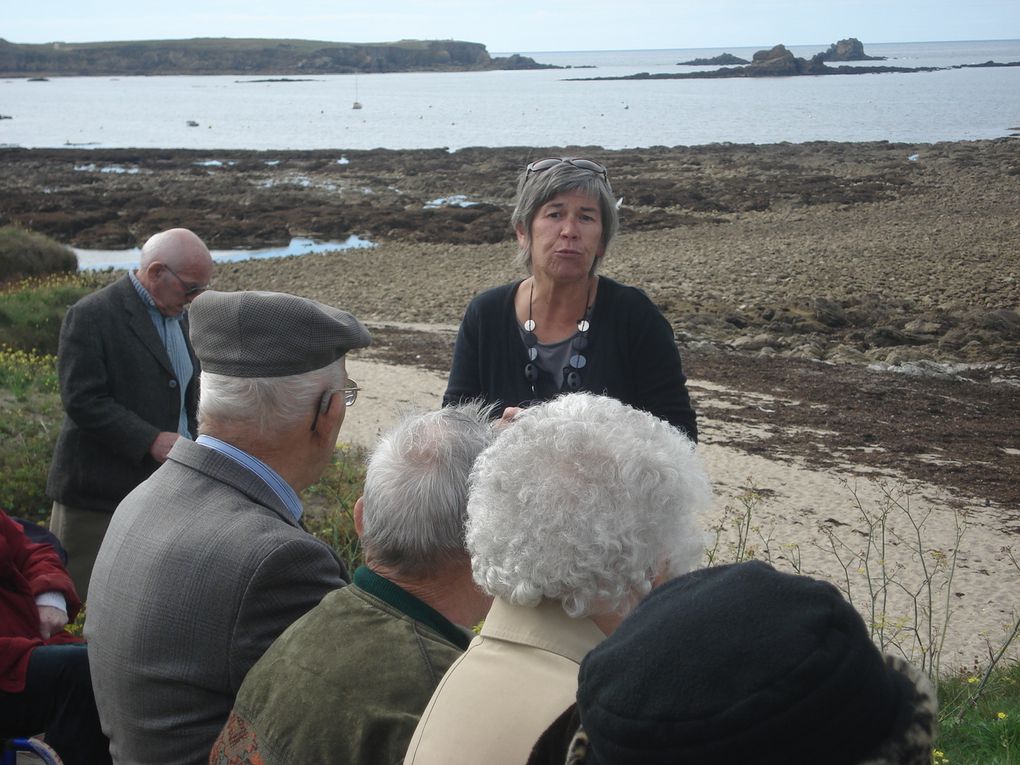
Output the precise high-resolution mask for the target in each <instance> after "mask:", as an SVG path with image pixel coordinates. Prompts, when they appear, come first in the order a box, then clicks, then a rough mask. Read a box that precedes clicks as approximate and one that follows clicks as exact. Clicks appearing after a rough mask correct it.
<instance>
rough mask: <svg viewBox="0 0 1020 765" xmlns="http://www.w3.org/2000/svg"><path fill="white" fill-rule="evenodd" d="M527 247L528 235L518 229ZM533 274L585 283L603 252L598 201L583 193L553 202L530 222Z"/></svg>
mask: <svg viewBox="0 0 1020 765" xmlns="http://www.w3.org/2000/svg"><path fill="white" fill-rule="evenodd" d="M517 240H518V242H519V243H520V244H521V246H524V245H525V244H527V243H528V240H529V235H528V232H526V231H524V229H523V227H518V229H517ZM530 243H531V270H532V272H533V273H534V274H536V275H540V276H545V277H547V278H549V279H552V280H553V281H572V280H575V279H583V278H586V277H587V276H588V274H589V273H591V268H592V264H593V263H594V262H595V258H597V257H601V255H602V254H603V252H602V213H601V211H600V209H599V203H598V200H597V199H595V198H594V197H590V196H588V195H587V194H585V193H584V192H582V191H568V192H565V193H563V194H558V195H557V196H555V197H553V198H552V199H550V200H549V201H548V202H546V203H545V204H544V205H542V206H541V207H540V208H538V212H537V213H535V218H534V220H533V221H532V222H531V232H530Z"/></svg>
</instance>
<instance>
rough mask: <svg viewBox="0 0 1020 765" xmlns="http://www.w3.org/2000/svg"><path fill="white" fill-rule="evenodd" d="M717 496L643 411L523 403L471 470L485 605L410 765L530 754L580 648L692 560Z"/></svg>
mask: <svg viewBox="0 0 1020 765" xmlns="http://www.w3.org/2000/svg"><path fill="white" fill-rule="evenodd" d="M711 498H712V492H711V488H710V485H709V481H708V477H707V475H706V474H705V471H704V468H703V467H702V465H701V462H700V460H699V458H698V456H697V454H696V452H695V447H694V443H693V442H692V441H691V440H690V439H689V438H688V437H686V436H685V435H683V434H682V433H681V432H680V431H679V430H677V429H676V428H673V427H671V426H670V425H669V424H668V423H666V422H665V421H663V420H661V419H658V418H656V417H653V416H652V415H650V414H648V413H647V412H642V411H640V410H637V409H634V408H633V407H630V406H627V405H625V404H622V403H620V402H619V401H617V400H615V399H613V398H609V397H607V396H595V395H592V394H590V393H573V394H566V395H563V396H560V397H558V398H556V399H555V400H553V401H550V402H546V403H544V404H541V405H539V406H536V407H533V408H531V409H526V410H524V411H522V412H520V413H518V414H517V415H516V416H515V417H514V419H513V421H512V422H511V423H510V424H509V426H508V427H506V428H505V430H503V431H502V432H501V433H500V434H499V435H498V436H497V437H496V440H495V441H494V442H493V444H492V446H490V447H489V448H488V449H486V450H485V451H484V452H482V454H481V455H480V456H479V457H478V459H477V461H476V462H475V466H474V469H473V470H472V473H471V489H470V495H469V499H468V509H467V513H468V520H467V546H468V551H469V552H470V553H471V567H472V571H473V574H474V579H475V582H477V583H478V585H479V586H480V587H481V588H482V590H483V591H485V592H486V593H488V594H490V595H492V596H494V598H495V600H494V602H493V605H492V608H491V610H490V611H489V614H488V616H487V617H486V620H485V624H484V625H483V627H482V629H481V633H480V634H479V636H478V637H476V638H475V639H474V640H473V641H472V643H471V646H470V647H469V648H468V651H467V653H465V654H464V656H463V657H462V658H461V659H460V660H459V661H458V662H457V663H456V664H454V666H453V667H451V668H450V670H449V671H448V672H447V673H446V676H445V677H444V678H443V681H442V682H441V683H440V685H439V687H438V688H437V690H436V693H435V694H434V695H433V697H432V700H431V702H430V703H429V706H428V708H427V709H426V710H425V713H424V714H423V715H422V718H421V721H420V722H419V725H418V729H417V731H416V732H415V736H414V738H413V739H412V740H411V745H410V747H409V749H408V752H407V757H406V759H405V762H407V763H415V764H416V765H423V764H428V763H447V762H462V761H466V759H467V758H469V757H470V759H471V761H472V762H475V761H477V762H487V763H502V762H506V763H511V762H517V763H520V762H525V761H526V760H527V758H528V754H529V752H530V751H531V746H532V744H534V742H535V741H536V740H537V739H538V737H539V735H541V733H542V732H543V731H544V730H545V729H546V727H547V726H548V725H549V724H550V723H551V722H552V721H553V720H554V719H555V718H556V717H557V715H559V714H560V713H561V712H562V711H563V709H565V708H566V707H567V706H569V705H570V704H571V703H573V699H574V693H575V691H576V689H577V670H578V665H579V663H580V661H581V659H582V658H583V657H584V655H585V654H586V653H587V652H588V651H589V650H591V649H592V648H594V647H595V646H596V645H598V644H599V643H600V642H601V641H602V639H604V638H605V637H606V635H609V634H611V633H612V632H613V631H614V630H615V629H616V626H617V625H618V624H619V623H620V622H621V621H622V620H623V618H624V617H625V616H626V615H627V614H629V613H630V612H631V610H633V608H634V607H635V606H636V605H637V603H638V602H639V601H640V600H641V599H642V598H643V597H645V596H646V595H647V594H648V593H649V592H650V591H651V590H652V588H653V587H655V586H656V585H658V584H659V583H661V582H663V581H665V580H668V579H670V578H672V577H673V576H676V575H679V574H681V573H684V572H686V571H690V570H691V569H693V568H695V567H696V566H697V565H698V564H699V562H700V560H701V558H702V555H703V554H704V545H703V538H702V534H701V532H700V531H699V528H698V524H697V521H696V518H697V515H698V513H700V512H701V511H703V510H705V509H707V507H708V506H709V504H710V502H711Z"/></svg>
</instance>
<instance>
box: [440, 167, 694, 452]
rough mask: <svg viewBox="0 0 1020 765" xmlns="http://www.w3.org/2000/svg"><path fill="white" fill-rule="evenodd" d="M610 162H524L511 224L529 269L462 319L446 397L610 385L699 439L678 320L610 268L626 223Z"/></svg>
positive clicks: (515, 403)
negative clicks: (605, 270)
mask: <svg viewBox="0 0 1020 765" xmlns="http://www.w3.org/2000/svg"><path fill="white" fill-rule="evenodd" d="M617 207H618V202H617V199H616V197H615V195H614V194H613V189H612V187H611V186H610V184H609V173H608V171H607V170H606V168H605V167H604V166H603V165H601V164H599V163H598V162H594V161H592V160H588V159H578V158H574V157H567V158H558V157H554V158H549V159H543V160H539V161H537V162H532V163H531V164H529V165H528V166H527V167H526V168H525V169H524V171H523V172H522V173H521V175H520V177H519V179H518V185H517V202H516V206H515V208H514V211H513V215H512V216H511V223H512V225H513V227H514V231H515V232H516V235H517V243H518V253H517V260H518V263H519V264H520V265H521V266H522V268H524V270H525V271H526V272H527V274H528V276H527V277H526V278H524V279H521V280H518V281H515V282H512V283H511V284H505V285H503V286H501V287H496V288H494V289H490V290H487V291H485V292H483V293H481V294H480V295H478V296H476V297H475V298H474V299H473V300H472V301H471V304H470V305H469V306H468V308H467V311H466V312H465V314H464V319H463V321H462V322H461V326H460V332H459V333H458V335H457V343H456V346H455V348H454V356H453V365H452V368H451V370H450V377H449V381H448V383H447V388H446V393H445V395H444V397H443V402H444V403H445V404H450V403H454V402H458V401H464V400H468V399H473V398H479V397H480V398H482V399H484V400H485V401H486V402H488V403H491V404H494V405H495V406H496V412H497V414H498V413H500V412H503V411H504V409H506V408H509V409H510V412H509V413H508V416H509V415H512V414H513V412H514V411H515V410H516V408H517V407H526V406H530V405H532V404H534V403H538V402H541V401H546V400H548V399H550V398H553V397H554V396H556V395H558V394H559V393H563V392H573V391H592V392H595V393H604V394H606V395H609V396H612V397H614V398H617V399H619V400H620V401H622V402H624V403H625V404H630V405H631V406H634V407H636V408H638V409H643V410H645V411H647V412H650V413H652V414H654V415H655V416H656V417H659V418H661V419H664V420H666V421H667V422H669V423H670V424H672V425H674V426H676V427H678V428H680V429H682V430H683V431H684V432H685V433H686V434H687V435H688V436H689V437H690V438H691V439H692V440H695V441H696V440H697V438H698V428H697V419H696V416H695V413H694V409H693V408H692V407H691V401H690V396H689V394H688V392H687V378H686V377H685V376H684V372H683V365H682V363H681V360H680V353H679V351H678V350H677V346H676V340H675V338H674V335H673V329H672V327H670V325H669V322H668V321H667V320H666V319H665V317H663V315H662V314H661V313H660V312H659V310H658V309H657V308H656V307H655V305H654V304H653V303H652V302H651V300H649V298H648V296H647V295H645V293H644V292H642V291H641V290H640V289H637V288H635V287H629V286H626V285H624V284H620V283H619V282H616V281H614V280H612V279H610V278H608V277H606V276H601V275H600V274H599V273H598V271H599V267H600V265H601V263H602V260H603V258H605V256H606V252H607V251H608V249H609V244H610V242H611V241H612V239H613V236H614V235H615V234H616V230H617V228H618V226H619V215H618V212H617Z"/></svg>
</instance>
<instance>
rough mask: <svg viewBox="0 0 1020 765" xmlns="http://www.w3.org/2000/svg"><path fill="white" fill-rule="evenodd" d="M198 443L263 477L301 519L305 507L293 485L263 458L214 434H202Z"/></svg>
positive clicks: (298, 518)
mask: <svg viewBox="0 0 1020 765" xmlns="http://www.w3.org/2000/svg"><path fill="white" fill-rule="evenodd" d="M195 443H196V444H202V446H205V447H207V448H209V449H212V450H213V451H214V452H219V453H220V454H222V455H223V456H224V457H229V458H230V459H232V460H233V461H234V462H236V463H237V464H238V465H241V466H242V467H245V468H247V469H248V470H250V471H251V472H252V473H254V474H255V475H257V476H258V477H259V478H261V479H262V480H263V481H264V482H265V483H266V485H267V486H269V488H270V489H272V490H273V492H274V493H275V494H276V496H278V497H279V498H280V501H281V502H283V504H284V505H286V506H287V510H288V511H290V514H291V515H292V516H294V520H295V521H299V522H300V520H301V515H302V514H303V513H304V508H303V507H302V506H301V498H300V497H298V494H297V492H296V491H294V489H293V488H292V487H291V485H290V484H289V483H287V482H286V481H284V480H283V479H282V478H281V477H280V474H279V473H277V472H276V471H275V470H273V469H272V468H271V467H269V465H267V464H266V463H265V462H263V461H262V460H260V459H258V458H256V457H252V456H251V455H250V454H248V452H246V451H242V450H241V449H238V448H237V447H236V446H233V445H232V444H228V443H227V442H226V441H221V440H220V439H218V438H215V437H214V436H209V435H205V434H203V435H201V436H199V437H198V438H197V439H195Z"/></svg>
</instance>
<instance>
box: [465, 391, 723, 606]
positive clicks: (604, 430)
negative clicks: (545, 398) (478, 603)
mask: <svg viewBox="0 0 1020 765" xmlns="http://www.w3.org/2000/svg"><path fill="white" fill-rule="evenodd" d="M711 500H712V489H711V486H710V484H709V480H708V476H707V474H706V473H705V470H704V467H703V466H702V463H701V460H700V459H699V457H698V455H697V454H696V453H695V446H694V443H693V442H692V441H691V440H690V439H689V438H687V436H686V435H684V434H683V433H682V432H681V431H679V430H677V429H676V428H673V427H672V426H670V425H669V423H667V422H665V421H663V420H660V419H658V418H656V417H654V416H652V415H651V414H648V413H647V412H643V411H639V410H636V409H633V408H632V407H629V406H627V405H625V404H622V403H620V402H619V401H617V400H615V399H612V398H607V397H605V396H596V395H592V394H590V393H571V394H567V395H564V396H560V397H559V398H556V399H553V400H552V401H549V402H546V403H544V404H542V405H540V406H536V407H534V408H532V409H528V410H525V411H524V412H522V413H521V414H519V415H518V416H517V417H516V418H515V419H514V420H513V422H512V424H511V425H510V426H509V427H507V428H506V430H504V431H503V432H502V433H500V434H499V436H497V438H496V440H495V441H494V442H493V444H492V445H491V446H490V447H488V448H487V449H486V450H485V451H484V452H482V454H481V455H480V456H479V457H478V459H477V460H476V462H475V465H474V468H473V470H472V473H471V489H470V495H469V498H468V507H467V514H468V520H467V535H466V538H467V546H468V550H469V551H470V553H471V566H472V572H473V575H474V579H475V581H476V582H477V583H478V585H479V586H480V587H481V588H482V589H483V590H485V591H486V592H487V593H489V594H490V595H494V596H496V597H500V598H503V599H504V600H507V601H509V602H510V603H512V604H514V605H520V606H535V605H537V604H538V603H539V601H540V600H541V599H542V598H549V599H552V600H558V601H559V602H560V603H561V604H562V606H563V609H564V611H566V613H567V614H568V615H569V616H571V617H574V618H579V617H582V616H592V615H598V614H620V615H626V614H627V613H629V612H630V610H631V609H632V608H633V607H634V605H636V604H637V602H638V601H639V600H640V599H641V598H643V597H644V596H645V595H647V594H648V592H649V591H650V590H651V586H652V580H653V579H654V578H656V577H657V576H661V575H663V574H668V575H671V576H676V575H679V574H681V573H685V572H686V571H689V570H691V569H693V568H694V567H696V566H697V565H698V564H699V562H700V561H701V558H702V556H703V554H704V549H705V548H704V540H703V538H702V534H701V531H700V529H699V527H698V524H697V520H696V516H697V514H698V513H700V512H701V511H703V510H705V509H707V507H708V506H709V504H710V503H711Z"/></svg>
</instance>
